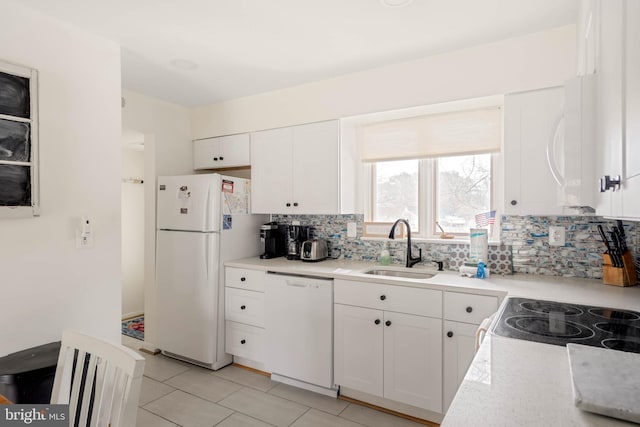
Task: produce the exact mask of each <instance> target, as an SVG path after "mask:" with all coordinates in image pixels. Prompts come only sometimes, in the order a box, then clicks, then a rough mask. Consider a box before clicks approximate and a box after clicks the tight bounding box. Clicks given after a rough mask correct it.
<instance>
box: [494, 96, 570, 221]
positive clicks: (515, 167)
mask: <svg viewBox="0 0 640 427" xmlns="http://www.w3.org/2000/svg"><path fill="white" fill-rule="evenodd" d="M563 108H564V89H563V88H562V87H557V88H549V89H541V90H535V91H529V92H521V93H513V94H509V95H506V96H505V99H504V162H505V167H504V171H505V181H504V191H505V209H504V211H505V213H506V214H508V215H558V214H561V213H562V208H561V206H560V203H559V197H560V187H559V185H558V184H557V182H556V181H555V180H554V178H553V175H552V174H551V170H550V169H549V166H548V161H547V147H548V146H549V144H552V143H553V140H554V135H555V133H556V129H557V126H558V123H559V120H560V118H561V117H562V113H563Z"/></svg>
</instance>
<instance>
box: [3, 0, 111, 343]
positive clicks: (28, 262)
mask: <svg viewBox="0 0 640 427" xmlns="http://www.w3.org/2000/svg"><path fill="white" fill-rule="evenodd" d="M0 3H2V13H1V14H0V40H2V43H0V59H2V60H5V61H8V62H13V63H17V64H21V65H25V66H29V67H32V68H36V69H37V70H38V71H39V90H40V108H39V115H40V185H41V187H40V196H41V206H42V209H41V216H40V217H39V218H29V219H13V220H0V236H1V237H0V271H1V272H2V279H1V282H0V289H1V291H0V292H1V294H2V308H1V309H0V323H1V324H2V325H3V327H2V328H0V355H3V354H6V353H10V352H14V351H18V350H21V349H24V348H26V347H31V346H35V345H39V344H44V343H47V342H51V341H55V340H59V339H60V338H61V334H62V331H63V330H64V329H67V328H73V329H78V330H82V331H85V332H88V333H90V334H94V335H98V336H102V337H105V338H107V339H111V340H119V339H120V276H121V275H120V162H121V161H120V128H121V121H120V50H119V47H118V45H116V44H115V43H113V42H109V41H107V40H105V39H101V38H99V37H95V36H92V35H89V34H87V33H85V32H82V31H79V30H77V29H75V28H73V27H70V26H68V25H65V24H62V23H59V22H58V21H55V20H52V19H50V18H47V17H44V16H42V15H40V14H39V13H35V12H32V11H30V10H29V9H26V8H24V7H23V6H22V5H20V4H19V3H14V2H8V1H2V2H0ZM84 214H86V215H88V216H89V217H90V218H91V219H92V220H93V227H94V233H95V246H94V247H93V248H91V249H82V250H81V249H76V246H75V229H76V228H77V227H79V226H80V218H81V216H82V215H84Z"/></svg>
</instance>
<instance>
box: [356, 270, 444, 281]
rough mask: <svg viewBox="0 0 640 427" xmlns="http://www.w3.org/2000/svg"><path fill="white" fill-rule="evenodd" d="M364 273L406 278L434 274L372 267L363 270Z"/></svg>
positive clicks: (421, 277)
mask: <svg viewBox="0 0 640 427" xmlns="http://www.w3.org/2000/svg"><path fill="white" fill-rule="evenodd" d="M364 274H373V275H374V276H391V277H404V278H406V279H430V278H432V277H433V276H435V274H434V273H427V272H424V271H406V270H390V269H386V268H374V269H371V270H367V271H365V272H364Z"/></svg>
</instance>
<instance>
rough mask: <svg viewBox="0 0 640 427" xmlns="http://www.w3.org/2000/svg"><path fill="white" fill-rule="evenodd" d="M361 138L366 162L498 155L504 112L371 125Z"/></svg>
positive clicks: (472, 112)
mask: <svg viewBox="0 0 640 427" xmlns="http://www.w3.org/2000/svg"><path fill="white" fill-rule="evenodd" d="M358 139H359V141H360V154H361V159H362V160H363V161H365V162H377V161H385V160H400V159H424V158H429V157H443V156H455V155H462V154H480V153H491V152H498V151H500V146H501V142H502V111H501V109H500V107H490V108H482V109H474V110H467V111H456V112H448V113H440V114H431V115H426V116H418V117H409V118H404V119H397V120H389V121H384V122H376V123H370V124H366V125H363V126H362V127H361V128H360V135H359V138H358Z"/></svg>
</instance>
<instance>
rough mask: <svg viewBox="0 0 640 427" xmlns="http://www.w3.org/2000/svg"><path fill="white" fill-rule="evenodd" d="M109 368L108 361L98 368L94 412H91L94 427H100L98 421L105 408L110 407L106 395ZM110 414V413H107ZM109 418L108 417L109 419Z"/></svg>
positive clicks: (101, 362)
mask: <svg viewBox="0 0 640 427" xmlns="http://www.w3.org/2000/svg"><path fill="white" fill-rule="evenodd" d="M108 368H109V365H108V363H107V362H106V361H104V360H100V363H98V366H97V367H96V392H95V397H94V399H95V400H94V405H93V411H92V412H91V424H90V425H92V426H97V425H98V420H99V419H100V418H99V417H100V414H102V413H103V411H104V409H103V408H105V406H109V403H108V402H106V397H105V396H106V394H107V390H106V389H107V388H108V381H106V374H105V372H106V371H107V369H108ZM107 413H108V412H107ZM107 418H108V417H107Z"/></svg>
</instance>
